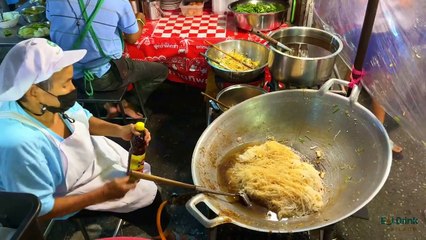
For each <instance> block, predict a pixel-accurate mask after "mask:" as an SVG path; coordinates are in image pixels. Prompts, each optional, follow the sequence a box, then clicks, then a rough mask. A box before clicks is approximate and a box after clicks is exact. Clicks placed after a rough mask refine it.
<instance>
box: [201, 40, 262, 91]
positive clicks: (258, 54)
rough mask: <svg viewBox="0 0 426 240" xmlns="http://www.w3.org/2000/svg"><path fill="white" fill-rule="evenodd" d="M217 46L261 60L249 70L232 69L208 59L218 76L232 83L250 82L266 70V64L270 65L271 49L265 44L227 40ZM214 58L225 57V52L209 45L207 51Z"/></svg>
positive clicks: (223, 49) (226, 50)
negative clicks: (255, 66)
mask: <svg viewBox="0 0 426 240" xmlns="http://www.w3.org/2000/svg"><path fill="white" fill-rule="evenodd" d="M215 46H216V47H218V48H220V49H221V50H222V51H225V52H227V53H231V52H233V51H235V52H237V53H240V54H243V55H245V56H246V57H248V58H250V59H252V60H254V61H259V66H258V67H257V68H255V69H252V70H247V71H238V72H237V71H231V70H227V69H224V68H222V67H220V66H217V65H216V64H214V63H212V62H211V61H210V60H207V63H208V64H209V65H210V66H211V67H212V68H213V71H214V72H215V74H216V76H219V77H221V78H222V79H223V80H225V81H228V82H231V83H248V82H252V81H253V80H255V79H256V78H257V77H258V76H259V75H260V74H262V73H263V71H264V70H265V67H266V65H268V59H269V55H270V50H269V49H268V48H267V47H265V46H264V45H262V44H260V43H257V42H253V41H247V40H227V41H224V42H220V43H216V44H215ZM205 54H206V55H207V56H209V57H210V58H212V59H216V60H218V59H221V58H223V57H224V54H223V53H222V52H220V51H218V50H217V49H215V48H213V47H209V48H208V49H207V50H206V53H205Z"/></svg>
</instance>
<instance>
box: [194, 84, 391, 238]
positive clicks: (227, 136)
mask: <svg viewBox="0 0 426 240" xmlns="http://www.w3.org/2000/svg"><path fill="white" fill-rule="evenodd" d="M336 82H338V83H341V84H345V83H347V82H345V81H342V80H337V79H332V80H329V81H327V82H326V83H325V84H324V85H323V86H322V88H321V89H320V90H286V91H278V92H273V93H269V94H263V95H260V96H257V97H254V98H252V99H249V100H247V101H245V102H243V103H241V104H239V105H236V106H234V107H232V108H231V109H229V110H228V111H226V112H225V113H223V114H222V115H221V116H220V117H219V118H217V119H216V120H215V121H214V122H213V123H212V124H211V125H210V126H209V127H208V128H207V129H206V130H205V131H204V133H203V134H202V135H201V137H200V139H199V140H198V143H197V145H196V147H195V150H194V153H193V158H192V177H193V180H194V183H195V184H196V185H201V186H205V187H208V188H212V189H217V190H227V189H226V186H219V181H218V177H217V176H218V169H217V166H218V165H219V163H220V161H221V160H222V158H223V157H224V156H225V155H226V153H228V152H229V151H231V150H232V149H235V148H236V147H238V146H239V145H241V144H244V143H249V142H259V141H265V140H266V139H267V138H270V137H274V138H275V139H276V140H279V141H286V142H287V144H288V145H291V146H292V147H293V148H294V149H296V150H297V151H299V152H300V153H302V154H304V155H305V156H306V157H307V158H308V159H310V160H313V159H315V154H316V153H315V151H316V150H321V151H322V152H323V153H324V158H325V160H323V162H322V165H323V166H324V168H325V172H326V173H325V177H324V182H325V186H326V196H325V197H326V204H325V206H324V208H323V209H322V210H321V211H320V212H318V213H315V214H312V215H309V216H304V217H300V218H290V219H283V220H281V221H272V220H267V217H266V215H265V214H266V213H265V214H263V215H262V214H259V213H258V212H257V213H255V212H254V211H253V210H252V209H250V208H247V207H244V206H242V205H241V204H239V203H236V202H232V201H230V200H229V199H227V198H226V197H219V196H209V195H205V194H198V195H197V196H195V197H193V198H192V199H191V200H190V201H188V203H187V209H188V210H189V212H190V213H191V214H192V215H193V216H194V217H196V218H197V219H198V220H199V221H200V222H201V223H202V224H203V225H204V226H205V227H208V228H210V227H214V226H217V225H219V224H223V223H233V224H236V225H239V226H241V227H244V228H248V229H252V230H256V231H264V232H299V231H307V230H312V229H316V228H321V227H324V226H326V225H329V224H332V223H335V222H338V221H340V220H342V219H344V218H346V217H348V216H350V215H352V214H353V213H355V212H356V211H358V210H359V209H360V208H362V207H363V206H365V205H366V204H367V203H368V202H369V201H371V200H372V199H373V198H374V196H375V195H376V194H377V193H378V192H379V190H380V189H381V187H382V186H383V184H384V183H385V181H386V178H387V177H388V174H389V171H390V167H391V159H392V157H391V148H390V141H389V138H388V135H387V133H386V131H385V129H384V128H383V126H382V124H381V123H380V122H379V121H378V120H377V119H376V117H375V116H374V115H373V114H372V113H371V112H370V111H368V110H367V109H366V108H364V107H363V106H361V105H360V104H359V103H358V102H357V98H358V96H359V93H360V89H359V88H358V87H355V88H354V90H353V92H352V94H351V97H350V98H346V97H343V96H340V95H337V94H334V93H331V92H330V91H329V89H330V87H331V85H332V84H334V83H336ZM200 202H204V203H205V204H206V205H207V206H208V207H209V208H210V209H211V210H212V211H214V212H215V213H216V214H217V215H219V216H218V217H216V218H214V219H208V218H207V217H206V216H204V215H203V214H202V213H201V212H200V211H199V209H198V208H197V207H196V205H197V204H198V203H200Z"/></svg>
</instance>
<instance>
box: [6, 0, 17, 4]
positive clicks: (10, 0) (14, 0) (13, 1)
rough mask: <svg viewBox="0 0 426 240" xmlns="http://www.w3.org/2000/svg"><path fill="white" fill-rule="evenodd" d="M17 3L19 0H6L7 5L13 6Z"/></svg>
mask: <svg viewBox="0 0 426 240" xmlns="http://www.w3.org/2000/svg"><path fill="white" fill-rule="evenodd" d="M18 2H19V0H6V3H7V4H15V3H18Z"/></svg>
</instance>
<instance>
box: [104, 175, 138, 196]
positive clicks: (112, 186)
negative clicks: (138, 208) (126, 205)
mask: <svg viewBox="0 0 426 240" xmlns="http://www.w3.org/2000/svg"><path fill="white" fill-rule="evenodd" d="M135 187H136V183H135V182H130V181H129V176H127V177H121V178H115V179H113V180H112V181H110V182H108V183H105V184H104V185H103V187H102V188H103V189H102V190H103V194H104V197H105V201H108V200H112V199H117V198H122V197H124V195H126V193H127V192H128V191H130V190H132V189H134V188H135Z"/></svg>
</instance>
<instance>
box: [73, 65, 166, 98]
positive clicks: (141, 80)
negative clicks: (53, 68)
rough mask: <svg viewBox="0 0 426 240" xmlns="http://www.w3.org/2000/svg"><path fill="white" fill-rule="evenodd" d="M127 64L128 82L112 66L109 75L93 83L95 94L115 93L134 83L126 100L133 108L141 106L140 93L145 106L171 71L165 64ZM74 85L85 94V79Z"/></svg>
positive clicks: (77, 81)
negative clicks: (137, 93)
mask: <svg viewBox="0 0 426 240" xmlns="http://www.w3.org/2000/svg"><path fill="white" fill-rule="evenodd" d="M126 63H127V68H128V71H129V75H130V77H129V78H128V80H127V81H125V82H123V80H122V79H121V78H120V77H119V76H120V75H119V73H118V70H117V68H116V67H115V65H114V64H111V69H110V70H109V71H108V72H107V73H105V74H104V75H103V76H102V77H100V78H96V79H94V80H93V81H92V86H93V90H94V91H95V92H106V91H114V90H117V89H119V88H121V87H123V86H127V85H128V84H129V83H134V88H133V89H132V90H131V91H129V92H128V93H127V94H126V96H125V97H124V99H126V100H127V101H128V102H130V103H131V104H132V105H133V106H139V101H138V97H137V95H136V92H135V91H138V92H139V94H140V96H141V99H142V104H145V103H146V101H147V99H148V97H149V96H150V95H151V93H152V92H154V90H155V89H157V87H158V86H159V85H160V84H161V83H162V82H164V81H165V80H166V78H167V75H168V72H169V70H168V68H167V67H166V66H165V65H164V64H161V63H156V62H144V61H137V60H132V59H130V58H126ZM74 85H75V86H76V87H77V88H78V89H79V90H80V91H83V92H84V80H83V79H78V80H75V81H74Z"/></svg>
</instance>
